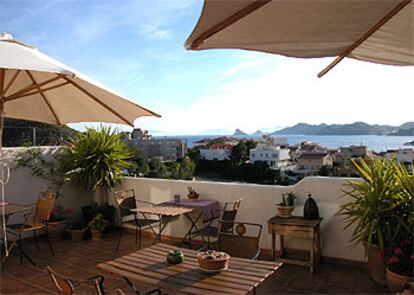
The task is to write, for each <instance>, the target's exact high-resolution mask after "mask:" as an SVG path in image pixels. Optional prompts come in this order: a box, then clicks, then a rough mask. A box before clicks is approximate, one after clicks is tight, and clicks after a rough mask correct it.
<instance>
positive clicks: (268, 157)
mask: <svg viewBox="0 0 414 295" xmlns="http://www.w3.org/2000/svg"><path fill="white" fill-rule="evenodd" d="M249 155H250V162H252V163H255V162H258V161H262V162H267V164H268V165H269V166H270V167H271V168H275V169H280V168H282V167H286V166H288V165H289V160H290V155H289V149H284V148H281V147H280V146H269V145H264V144H259V145H258V146H257V147H256V148H255V149H251V150H250V151H249Z"/></svg>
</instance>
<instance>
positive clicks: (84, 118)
mask: <svg viewBox="0 0 414 295" xmlns="http://www.w3.org/2000/svg"><path fill="white" fill-rule="evenodd" d="M113 74H114V75H116V73H113ZM0 116H1V118H0V138H1V132H2V127H3V126H2V125H3V124H2V123H3V118H4V117H5V118H15V119H25V120H30V121H37V122H44V123H49V124H54V125H62V124H66V123H76V122H107V123H120V124H126V125H130V126H133V125H134V120H135V119H136V118H138V117H141V116H156V117H159V115H158V114H156V113H154V112H152V111H150V110H148V109H146V108H144V107H141V106H139V105H137V104H135V103H132V102H130V101H128V100H126V99H124V98H122V97H121V96H119V95H117V94H116V93H115V92H113V91H111V90H109V89H107V88H105V87H104V86H102V85H100V84H98V83H97V82H94V81H92V80H91V79H90V78H88V77H86V76H85V75H83V74H81V73H79V72H77V71H75V70H73V69H71V68H70V67H68V66H66V65H64V64H62V63H60V62H58V61H56V60H54V59H52V58H50V57H49V56H47V55H45V54H43V53H41V52H40V51H38V50H37V49H35V48H33V47H31V46H28V45H25V44H23V43H20V42H18V41H15V40H13V38H12V37H11V35H10V34H1V35H0ZM0 147H1V141H0Z"/></svg>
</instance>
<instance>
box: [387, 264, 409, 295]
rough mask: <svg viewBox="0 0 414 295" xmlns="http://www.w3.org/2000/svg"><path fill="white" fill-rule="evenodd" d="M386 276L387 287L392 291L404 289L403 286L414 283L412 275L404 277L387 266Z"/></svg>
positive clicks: (397, 291) (396, 291)
mask: <svg viewBox="0 0 414 295" xmlns="http://www.w3.org/2000/svg"><path fill="white" fill-rule="evenodd" d="M386 278H387V285H388V288H389V289H390V291H391V292H392V293H394V294H395V293H399V292H402V291H403V290H404V286H405V285H406V284H409V283H414V278H413V277H406V276H403V275H399V274H396V273H395V272H392V271H391V270H389V269H388V268H387V270H386Z"/></svg>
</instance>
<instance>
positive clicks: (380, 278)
mask: <svg viewBox="0 0 414 295" xmlns="http://www.w3.org/2000/svg"><path fill="white" fill-rule="evenodd" d="M365 247H367V245H366V244H365ZM367 253H368V264H369V268H370V269H371V278H372V279H373V280H374V281H375V282H376V283H378V284H381V285H384V286H385V285H386V284H387V280H386V278H385V271H386V267H385V262H384V259H383V258H382V257H381V255H379V253H380V247H379V246H378V245H375V244H372V243H371V244H370V246H369V247H368V249H367Z"/></svg>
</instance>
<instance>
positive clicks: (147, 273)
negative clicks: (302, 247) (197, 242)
mask: <svg viewBox="0 0 414 295" xmlns="http://www.w3.org/2000/svg"><path fill="white" fill-rule="evenodd" d="M176 249H179V250H181V251H182V252H183V253H184V262H183V263H182V264H178V265H169V264H168V263H167V262H166V255H167V253H168V252H169V251H171V250H176ZM197 253H198V252H197V251H193V250H189V249H183V248H177V247H173V246H170V245H165V244H161V243H160V244H157V245H154V246H151V247H148V248H145V249H142V250H139V251H137V252H134V253H131V254H129V255H126V256H123V257H120V258H117V259H115V260H111V261H107V262H105V263H101V264H98V265H97V267H98V268H99V269H101V270H103V271H105V272H108V273H110V274H113V275H117V276H121V277H124V278H125V279H126V280H127V282H129V283H130V280H135V281H137V282H140V283H144V284H150V285H154V286H158V287H161V289H162V290H170V291H173V292H174V293H175V292H178V293H186V294H205V295H208V294H212V293H214V294H240V295H241V294H247V293H249V292H253V293H255V291H256V287H257V286H258V285H259V284H260V283H262V282H263V281H264V280H265V279H266V278H267V277H268V276H270V275H271V274H272V273H273V272H274V271H275V270H276V269H277V268H278V267H279V266H280V265H281V264H278V263H274V262H268V261H258V260H251V259H244V258H235V257H231V258H230V261H229V268H228V269H227V270H224V271H221V272H219V273H205V272H203V271H202V270H200V268H199V266H198V262H197Z"/></svg>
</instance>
